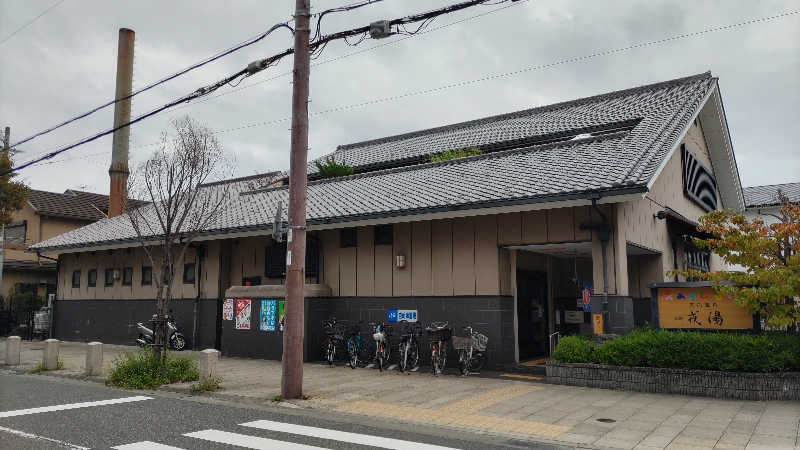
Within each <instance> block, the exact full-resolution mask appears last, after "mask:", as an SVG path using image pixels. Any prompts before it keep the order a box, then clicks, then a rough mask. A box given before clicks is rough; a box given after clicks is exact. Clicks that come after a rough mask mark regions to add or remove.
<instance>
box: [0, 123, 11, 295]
mask: <svg viewBox="0 0 800 450" xmlns="http://www.w3.org/2000/svg"><path fill="white" fill-rule="evenodd" d="M3 153H4V154H5V156H6V157H8V158H9V161H10V158H11V127H6V132H5V135H4V137H3ZM5 258H6V224H2V226H0V289H2V287H3V262H4V261H5ZM0 294H3V291H2V290H0Z"/></svg>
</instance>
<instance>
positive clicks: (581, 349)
mask: <svg viewBox="0 0 800 450" xmlns="http://www.w3.org/2000/svg"><path fill="white" fill-rule="evenodd" d="M591 351H592V347H591V343H590V342H589V341H588V340H587V339H584V338H582V337H580V336H565V337H563V338H561V339H559V341H558V345H557V346H556V349H555V350H553V359H555V360H556V361H558V362H565V363H581V362H588V361H589V353H591Z"/></svg>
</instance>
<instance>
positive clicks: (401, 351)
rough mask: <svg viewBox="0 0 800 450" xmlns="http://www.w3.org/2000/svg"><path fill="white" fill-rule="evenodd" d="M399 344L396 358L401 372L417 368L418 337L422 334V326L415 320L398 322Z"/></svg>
mask: <svg viewBox="0 0 800 450" xmlns="http://www.w3.org/2000/svg"><path fill="white" fill-rule="evenodd" d="M400 324H401V327H402V328H401V332H400V345H398V352H397V353H398V355H399V356H398V358H399V359H400V361H399V363H400V364H399V366H400V371H401V372H413V371H415V370H417V369H419V337H420V336H421V335H422V326H421V325H420V324H419V323H416V322H408V321H407V320H403V321H401V322H400Z"/></svg>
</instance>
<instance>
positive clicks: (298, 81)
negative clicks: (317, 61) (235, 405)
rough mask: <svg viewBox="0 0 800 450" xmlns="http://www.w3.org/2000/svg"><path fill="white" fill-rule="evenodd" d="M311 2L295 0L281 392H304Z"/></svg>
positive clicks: (286, 394) (292, 394)
mask: <svg viewBox="0 0 800 450" xmlns="http://www.w3.org/2000/svg"><path fill="white" fill-rule="evenodd" d="M310 19H311V0H296V1H295V13H294V20H295V33H294V73H293V78H292V81H293V83H294V84H293V89H292V142H291V146H292V149H291V152H292V153H291V159H290V163H289V214H288V216H289V231H288V233H287V252H286V313H285V314H286V318H285V328H284V331H283V358H282V361H281V363H282V370H283V372H282V376H281V396H282V397H283V398H301V397H302V396H303V339H304V333H305V330H304V327H305V296H304V293H303V287H304V286H305V281H306V275H305V272H306V268H305V265H306V184H307V178H306V177H307V176H308V175H307V170H308V169H307V165H308V73H309V66H310V57H311V55H310V54H309V51H308V46H309V37H310V27H309V24H310Z"/></svg>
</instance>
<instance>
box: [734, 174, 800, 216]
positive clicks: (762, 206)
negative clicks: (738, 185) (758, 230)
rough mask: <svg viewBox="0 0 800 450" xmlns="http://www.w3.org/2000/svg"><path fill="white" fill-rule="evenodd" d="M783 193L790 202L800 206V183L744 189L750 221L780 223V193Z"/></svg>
mask: <svg viewBox="0 0 800 450" xmlns="http://www.w3.org/2000/svg"><path fill="white" fill-rule="evenodd" d="M779 191H780V192H781V193H783V195H785V196H786V197H787V198H788V199H789V201H790V202H792V203H795V204H800V183H785V184H770V185H766V186H750V187H746V188H744V189H743V192H744V202H745V206H746V207H747V209H746V210H745V216H746V217H747V218H748V219H756V218H758V219H761V220H763V221H764V223H766V224H772V223H776V222H778V217H779V214H780V209H781V203H780V199H779V196H778V192H779Z"/></svg>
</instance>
